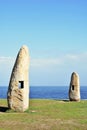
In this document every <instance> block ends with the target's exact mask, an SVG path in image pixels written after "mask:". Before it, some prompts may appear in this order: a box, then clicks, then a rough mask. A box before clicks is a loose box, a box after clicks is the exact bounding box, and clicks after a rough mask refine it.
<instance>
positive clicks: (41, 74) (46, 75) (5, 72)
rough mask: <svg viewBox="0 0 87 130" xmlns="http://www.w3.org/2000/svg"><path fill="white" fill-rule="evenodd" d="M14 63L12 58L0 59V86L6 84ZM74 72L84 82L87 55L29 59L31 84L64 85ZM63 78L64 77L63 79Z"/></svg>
mask: <svg viewBox="0 0 87 130" xmlns="http://www.w3.org/2000/svg"><path fill="white" fill-rule="evenodd" d="M14 62H15V58H14V57H0V75H1V76H0V85H1V84H8V83H9V79H10V75H11V71H12V68H13V65H14ZM73 71H76V72H77V73H79V74H80V77H81V79H82V82H84V83H85V82H86V81H87V79H86V76H85V77H84V75H86V73H87V53H81V54H66V55H62V56H59V57H57V58H42V59H41V58H40V59H39V58H36V59H30V83H31V84H36V85H38V84H42V85H43V84H47V83H48V84H62V85H63V84H65V82H67V80H68V79H69V76H70V74H71V73H72V72H73ZM64 77H66V78H65V79H64Z"/></svg>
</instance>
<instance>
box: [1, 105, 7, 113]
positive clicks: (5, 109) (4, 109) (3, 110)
mask: <svg viewBox="0 0 87 130" xmlns="http://www.w3.org/2000/svg"><path fill="white" fill-rule="evenodd" d="M8 109H9V108H8V107H4V106H0V112H6V111H7V110H8Z"/></svg>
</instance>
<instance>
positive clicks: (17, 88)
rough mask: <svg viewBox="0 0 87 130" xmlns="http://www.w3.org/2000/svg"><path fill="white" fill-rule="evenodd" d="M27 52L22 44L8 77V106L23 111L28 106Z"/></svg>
mask: <svg viewBox="0 0 87 130" xmlns="http://www.w3.org/2000/svg"><path fill="white" fill-rule="evenodd" d="M29 61H30V60H29V52H28V48H27V46H25V45H24V46H22V47H21V49H20V51H19V53H18V55H17V58H16V61H15V64H14V67H13V70H12V74H11V78H10V82H9V87H8V92H7V102H8V107H9V108H10V109H12V110H15V111H20V112H23V111H25V110H27V109H28V107H29Z"/></svg>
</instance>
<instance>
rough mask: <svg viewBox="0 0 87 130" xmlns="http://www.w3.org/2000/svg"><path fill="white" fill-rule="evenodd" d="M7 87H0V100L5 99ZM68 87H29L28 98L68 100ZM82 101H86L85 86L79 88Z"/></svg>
mask: <svg viewBox="0 0 87 130" xmlns="http://www.w3.org/2000/svg"><path fill="white" fill-rule="evenodd" d="M7 90H8V87H7V86H0V99H6V98H7ZM68 91H69V87H68V86H30V93H29V98H30V99H33V98H37V99H56V100H68V98H69V97H68ZM80 94H81V99H82V100H87V86H81V87H80Z"/></svg>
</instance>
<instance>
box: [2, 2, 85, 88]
mask: <svg viewBox="0 0 87 130" xmlns="http://www.w3.org/2000/svg"><path fill="white" fill-rule="evenodd" d="M22 45H27V46H28V48H29V53H30V71H29V82H30V86H60V85H61V86H62V85H65V86H69V83H70V77H71V74H72V72H74V71H75V72H77V73H78V74H79V77H80V84H81V85H87V0H0V86H3V85H6V86H7V85H8V84H9V80H10V76H11V72H12V68H13V65H14V62H15V59H16V56H17V53H18V51H19V50H20V48H21V46H22Z"/></svg>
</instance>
